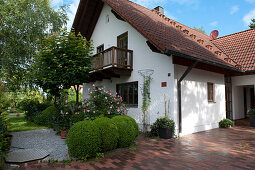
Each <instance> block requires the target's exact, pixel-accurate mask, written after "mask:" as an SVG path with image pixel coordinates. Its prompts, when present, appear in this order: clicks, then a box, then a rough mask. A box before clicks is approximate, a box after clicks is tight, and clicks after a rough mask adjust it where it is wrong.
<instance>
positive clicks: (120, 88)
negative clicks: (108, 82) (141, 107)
mask: <svg viewBox="0 0 255 170" xmlns="http://www.w3.org/2000/svg"><path fill="white" fill-rule="evenodd" d="M117 93H118V95H120V96H121V97H122V99H123V102H124V103H125V104H127V105H129V106H137V105H138V82H132V83H125V84H117Z"/></svg>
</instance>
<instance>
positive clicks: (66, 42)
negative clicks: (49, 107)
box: [33, 29, 93, 104]
mask: <svg viewBox="0 0 255 170" xmlns="http://www.w3.org/2000/svg"><path fill="white" fill-rule="evenodd" d="M92 51H93V47H92V43H91V42H90V41H87V40H86V38H85V37H83V36H82V35H81V34H78V35H76V34H75V31H74V30H73V29H72V31H71V32H67V31H66V29H65V30H62V31H61V32H60V33H59V34H52V35H50V36H47V37H45V39H44V40H43V43H42V47H41V48H40V50H39V52H38V53H37V55H36V56H35V58H34V64H33V68H34V71H35V83H36V84H37V85H39V86H40V87H41V88H42V89H43V90H44V91H46V92H49V93H50V94H52V95H54V96H59V95H60V92H61V89H69V88H70V87H71V86H73V87H74V88H75V92H76V103H77V104H78V102H79V85H81V84H82V83H84V82H85V81H87V80H88V78H89V71H90V68H91V56H92Z"/></svg>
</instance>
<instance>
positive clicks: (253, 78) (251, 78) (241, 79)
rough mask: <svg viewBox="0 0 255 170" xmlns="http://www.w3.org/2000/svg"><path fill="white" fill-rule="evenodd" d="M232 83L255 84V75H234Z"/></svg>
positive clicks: (234, 84) (235, 84)
mask: <svg viewBox="0 0 255 170" xmlns="http://www.w3.org/2000/svg"><path fill="white" fill-rule="evenodd" d="M232 85H233V86H247V85H255V75H247V76H234V77H232Z"/></svg>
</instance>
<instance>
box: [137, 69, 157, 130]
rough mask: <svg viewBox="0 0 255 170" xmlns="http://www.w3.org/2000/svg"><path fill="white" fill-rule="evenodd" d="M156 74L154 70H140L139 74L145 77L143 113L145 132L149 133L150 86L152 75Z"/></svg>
mask: <svg viewBox="0 0 255 170" xmlns="http://www.w3.org/2000/svg"><path fill="white" fill-rule="evenodd" d="M153 73H154V71H153V70H140V71H139V74H140V75H142V76H143V78H144V81H143V86H142V90H141V91H142V95H143V103H142V112H143V131H144V132H146V131H147V125H148V124H149V122H148V119H147V118H148V109H149V106H150V103H151V93H150V84H151V80H152V78H151V75H152V74H153Z"/></svg>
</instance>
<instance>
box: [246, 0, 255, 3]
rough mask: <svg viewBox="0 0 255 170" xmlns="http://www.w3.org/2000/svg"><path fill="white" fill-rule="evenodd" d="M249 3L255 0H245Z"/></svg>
mask: <svg viewBox="0 0 255 170" xmlns="http://www.w3.org/2000/svg"><path fill="white" fill-rule="evenodd" d="M245 1H246V2H248V3H255V0H245Z"/></svg>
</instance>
